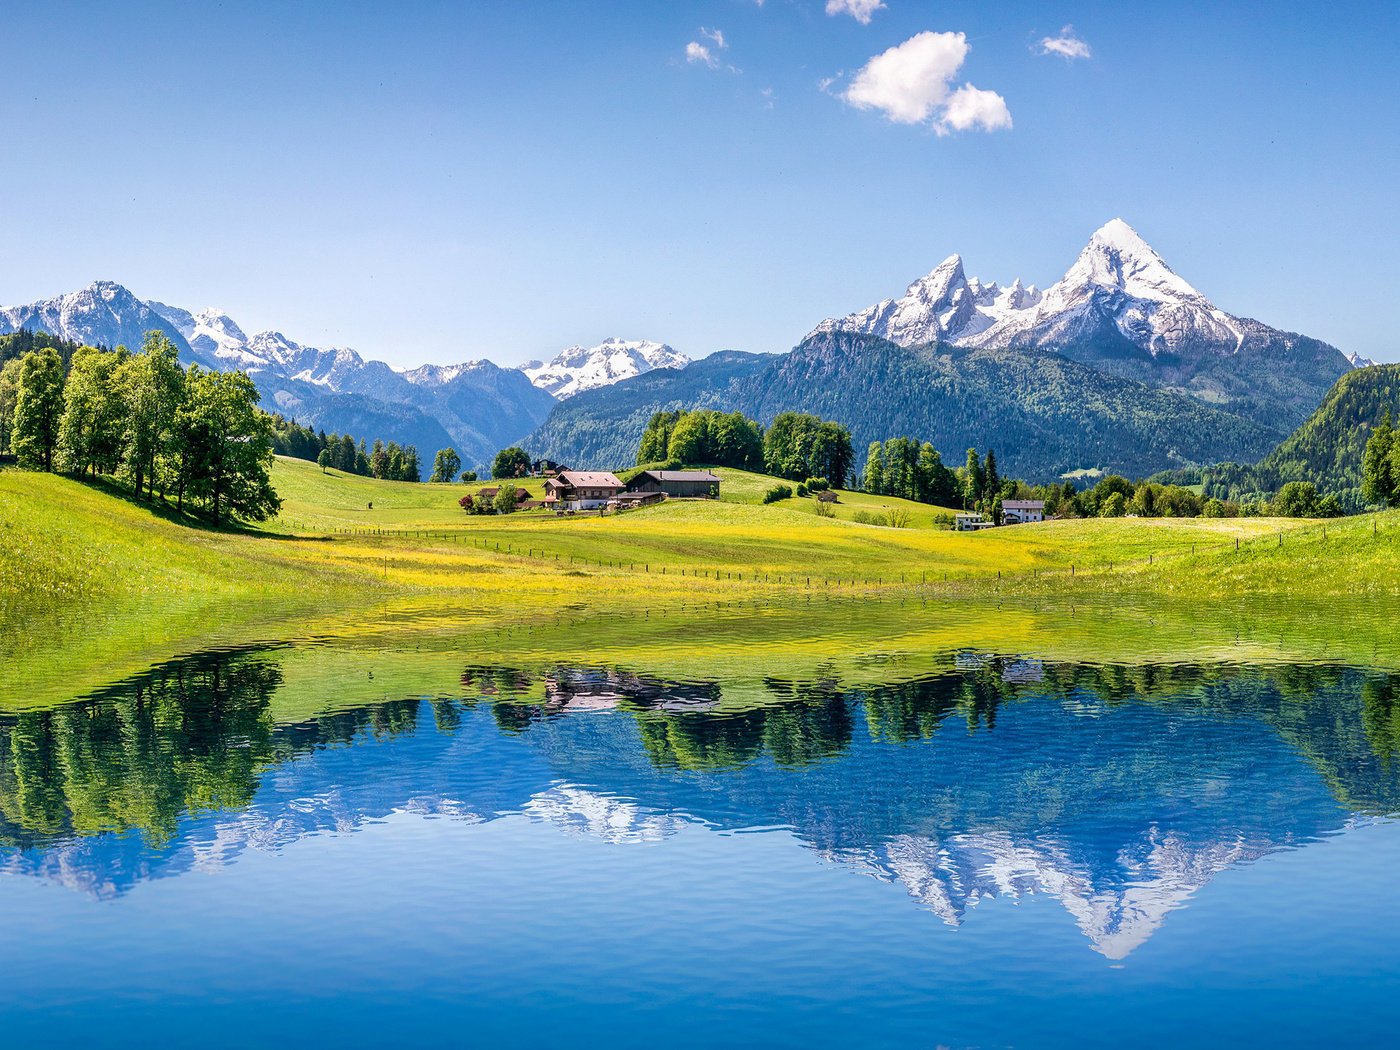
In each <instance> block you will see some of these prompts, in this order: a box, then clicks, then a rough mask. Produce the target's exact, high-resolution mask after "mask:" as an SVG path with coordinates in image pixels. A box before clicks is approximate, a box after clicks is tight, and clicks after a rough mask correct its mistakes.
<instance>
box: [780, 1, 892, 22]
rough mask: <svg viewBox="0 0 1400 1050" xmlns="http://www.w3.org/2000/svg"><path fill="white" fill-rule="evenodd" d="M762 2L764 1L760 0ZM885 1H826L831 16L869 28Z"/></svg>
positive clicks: (827, 10)
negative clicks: (850, 19) (848, 16)
mask: <svg viewBox="0 0 1400 1050" xmlns="http://www.w3.org/2000/svg"><path fill="white" fill-rule="evenodd" d="M760 2H762V0H760ZM884 9H885V5H884V2H883V0H826V13H827V14H829V15H850V16H851V17H852V18H854V19H855V20H856V21H857V22H859V23H860V24H861V25H863V26H868V25H869V24H870V20H871V19H872V18H874V17H875V12H876V11H883V10H884Z"/></svg>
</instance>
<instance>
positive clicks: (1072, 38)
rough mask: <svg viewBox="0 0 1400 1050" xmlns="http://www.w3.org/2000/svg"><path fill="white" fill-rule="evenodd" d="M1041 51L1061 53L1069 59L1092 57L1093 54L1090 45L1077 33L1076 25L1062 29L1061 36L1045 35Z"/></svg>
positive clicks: (1061, 55) (1051, 53)
mask: <svg viewBox="0 0 1400 1050" xmlns="http://www.w3.org/2000/svg"><path fill="white" fill-rule="evenodd" d="M1040 53H1041V54H1042V55H1059V56H1060V57H1061V58H1064V59H1068V60H1072V59H1076V58H1090V57H1091V56H1092V55H1093V51H1091V50H1090V49H1089V45H1088V44H1087V43H1085V42H1084V41H1083V40H1081V39H1080V38H1079V37H1078V36H1077V35H1075V32H1074V26H1065V27H1064V28H1063V29H1061V30H1060V35H1059V36H1047V37H1044V38H1043V39H1042V40H1041V41H1040Z"/></svg>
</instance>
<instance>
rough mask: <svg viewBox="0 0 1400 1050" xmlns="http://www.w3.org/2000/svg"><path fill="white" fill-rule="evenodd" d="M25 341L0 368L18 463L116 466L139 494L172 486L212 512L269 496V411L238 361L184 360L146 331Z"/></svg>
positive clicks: (242, 507) (106, 470) (256, 508)
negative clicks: (107, 345) (110, 338)
mask: <svg viewBox="0 0 1400 1050" xmlns="http://www.w3.org/2000/svg"><path fill="white" fill-rule="evenodd" d="M28 341H29V343H30V349H28V350H26V351H25V352H24V353H23V355H22V356H19V357H14V358H11V359H10V360H8V361H6V362H5V365H4V367H3V369H0V434H3V435H4V438H3V444H4V447H5V449H6V450H7V451H8V452H10V453H11V454H13V455H14V456H15V458H16V459H17V460H18V461H19V463H20V465H21V466H22V467H26V468H29V469H31V470H41V471H62V472H66V473H70V474H75V475H78V476H80V477H96V476H99V475H104V476H112V477H117V478H120V479H122V480H124V481H126V482H127V483H129V484H130V485H131V487H132V489H133V490H134V491H135V493H136V495H137V496H138V497H139V498H144V499H155V498H156V497H157V494H158V495H159V497H160V498H161V499H170V498H172V497H173V499H174V501H175V506H176V509H177V510H179V511H182V512H183V511H184V510H185V509H186V507H187V505H193V506H195V507H199V508H201V509H203V510H204V511H206V512H207V513H208V514H209V515H210V517H212V519H213V521H214V523H215V524H219V523H220V522H221V521H223V520H224V519H225V518H228V517H239V518H245V519H248V520H253V521H260V520H262V519H264V518H267V517H270V516H271V515H274V514H276V513H277V511H278V510H279V509H280V508H281V501H280V500H279V499H278V497H277V494H276V492H274V491H273V488H272V482H271V479H270V477H269V473H268V470H269V467H270V465H271V462H272V455H273V451H272V445H273V428H272V419H271V417H270V416H268V415H267V414H266V413H264V412H261V411H259V410H258V408H257V404H258V392H257V389H256V388H255V387H254V386H253V381H252V380H251V379H249V378H248V376H247V374H246V373H243V372H213V371H208V370H206V369H202V368H200V367H199V366H198V365H191V366H190V367H189V369H184V368H182V367H181V366H180V362H179V358H178V353H177V351H176V348H175V345H174V344H173V343H171V342H170V340H169V339H167V338H166V337H165V336H164V335H162V334H161V333H160V332H154V331H153V332H148V333H146V338H145V342H144V343H143V345H142V347H141V349H140V350H139V351H138V352H136V353H131V352H130V351H128V350H127V349H126V347H124V346H119V347H117V348H116V349H115V350H104V349H101V348H98V347H92V346H78V347H76V348H71V349H69V348H67V347H64V346H62V345H59V341H55V340H51V339H42V340H41V339H39V338H38V337H37V336H30V337H29V339H28ZM65 361H66V363H65Z"/></svg>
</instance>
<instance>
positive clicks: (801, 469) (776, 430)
mask: <svg viewBox="0 0 1400 1050" xmlns="http://www.w3.org/2000/svg"><path fill="white" fill-rule="evenodd" d="M763 466H764V469H765V470H767V471H768V473H769V474H774V475H776V476H778V477H780V478H790V479H792V480H793V481H803V480H806V479H807V478H826V479H827V480H828V481H830V483H831V485H832V487H834V488H838V489H841V488H845V487H846V480H847V479H848V478H849V477H851V475H852V474H853V473H854V470H855V452H854V450H853V449H852V447H851V432H850V431H849V430H848V429H846V428H845V427H844V426H842V425H841V424H840V423H833V422H831V421H830V420H824V419H821V418H820V417H818V416H813V415H809V414H808V413H806V412H783V413H781V414H779V415H778V416H777V418H775V419H774V420H773V424H772V426H770V427H769V428H768V429H767V430H766V431H764V434H763Z"/></svg>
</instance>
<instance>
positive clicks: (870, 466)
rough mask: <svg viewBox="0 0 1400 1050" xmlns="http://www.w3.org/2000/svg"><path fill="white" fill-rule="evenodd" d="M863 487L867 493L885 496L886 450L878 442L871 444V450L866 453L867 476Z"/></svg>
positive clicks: (863, 480)
mask: <svg viewBox="0 0 1400 1050" xmlns="http://www.w3.org/2000/svg"><path fill="white" fill-rule="evenodd" d="M861 487H862V488H864V489H865V491H866V492H869V493H871V494H872V495H875V496H881V495H884V492H885V460H884V448H883V446H881V444H880V442H878V441H872V442H870V448H869V450H868V451H867V452H866V453H865V476H864V478H862V479H861Z"/></svg>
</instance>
